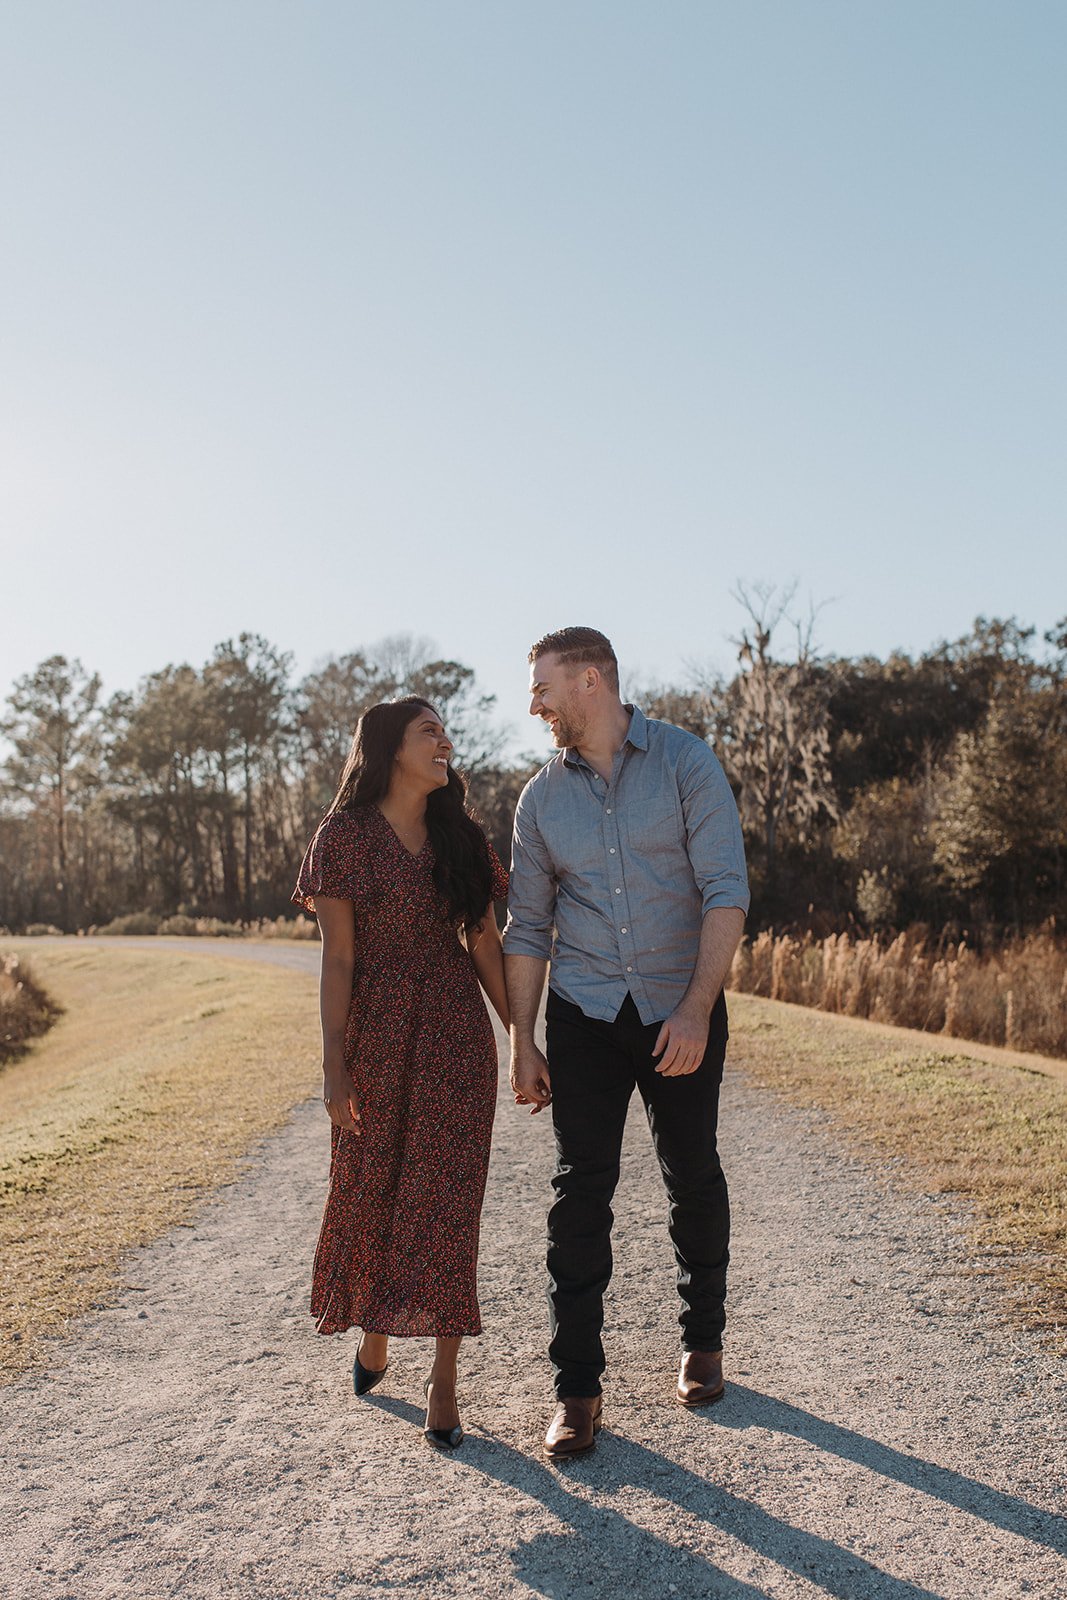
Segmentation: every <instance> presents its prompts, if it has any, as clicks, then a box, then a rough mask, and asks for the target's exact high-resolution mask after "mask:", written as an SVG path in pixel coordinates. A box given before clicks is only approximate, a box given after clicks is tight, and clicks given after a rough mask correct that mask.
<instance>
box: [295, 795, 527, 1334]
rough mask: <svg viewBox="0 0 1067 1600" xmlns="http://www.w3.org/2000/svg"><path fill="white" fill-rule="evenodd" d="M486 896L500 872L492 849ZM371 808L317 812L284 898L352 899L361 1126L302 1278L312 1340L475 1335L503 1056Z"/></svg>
mask: <svg viewBox="0 0 1067 1600" xmlns="http://www.w3.org/2000/svg"><path fill="white" fill-rule="evenodd" d="M486 849H487V851H488V853H489V857H490V861H491V865H492V869H493V889H492V893H493V898H494V900H503V899H504V898H505V897H506V895H507V874H506V873H505V871H504V869H503V867H502V866H501V865H500V862H499V860H498V858H497V856H496V854H495V852H494V851H493V848H492V846H491V845H490V844H489V843H488V842H487V843H486ZM433 863H434V857H433V850H432V848H431V846H430V844H429V842H427V844H426V845H424V847H423V848H422V850H420V851H419V853H418V855H412V853H411V852H410V850H408V849H407V848H406V847H405V846H404V845H403V844H402V843H401V841H400V839H399V838H398V837H397V835H396V834H395V833H394V832H393V830H392V828H391V827H390V826H389V823H388V822H387V821H386V819H385V818H384V816H383V815H382V814H381V812H380V811H379V810H378V808H377V807H376V806H361V807H360V808H359V809H358V810H357V811H354V812H350V811H338V812H335V813H334V814H333V816H330V817H327V818H326V820H325V821H324V822H323V823H322V825H321V826H320V827H319V830H318V832H317V833H316V834H315V837H314V839H313V840H312V841H311V844H310V845H309V846H308V850H307V854H306V855H305V857H304V862H303V865H302V867H301V869H300V876H299V878H298V880H297V886H296V890H295V892H294V894H293V900H294V901H295V902H296V903H297V905H300V906H303V907H304V908H305V909H306V910H307V911H310V912H312V913H313V912H314V910H315V896H316V895H324V896H327V897H329V898H331V899H338V900H351V901H352V905H353V909H354V912H355V929H356V959H355V967H354V970H353V975H352V1001H351V1004H350V1006H349V1011H348V1023H347V1026H346V1030H345V1062H346V1064H347V1067H348V1071H349V1074H350V1075H351V1077H352V1080H353V1083H354V1085H355V1091H356V1097H357V1099H358V1102H359V1107H360V1113H361V1118H362V1126H363V1133H362V1135H361V1136H360V1137H357V1136H356V1135H355V1134H353V1133H350V1132H348V1131H347V1130H345V1129H341V1128H338V1127H336V1126H333V1127H332V1129H331V1132H332V1136H333V1145H332V1156H331V1162H330V1187H329V1193H328V1195H327V1199H326V1210H325V1214H324V1216H323V1220H322V1231H321V1234H320V1236H319V1243H318V1249H317V1250H316V1252H315V1264H314V1269H313V1274H312V1293H311V1311H312V1315H313V1316H314V1317H315V1318H316V1320H317V1323H318V1329H319V1332H320V1333H341V1332H343V1331H344V1330H345V1329H346V1328H351V1327H360V1328H362V1329H364V1330H365V1331H366V1332H369V1333H382V1334H394V1335H404V1334H407V1335H416V1336H422V1337H431V1338H454V1337H459V1336H460V1335H463V1334H475V1333H480V1332H481V1328H482V1324H481V1316H480V1313H479V1309H478V1292H477V1281H476V1273H477V1260H478V1222H479V1217H480V1213H481V1206H482V1196H483V1194H484V1192H485V1179H486V1173H487V1170H488V1166H489V1143H490V1138H491V1134H492V1124H493V1111H494V1108H495V1104H496V1081H497V1057H496V1044H495V1041H494V1037H493V1028H492V1024H491V1022H490V1021H489V1015H488V1012H487V1011H486V1008H485V1002H484V1000H483V999H482V991H481V987H480V985H479V983H478V978H477V974H476V973H475V970H474V964H473V962H472V960H471V958H470V956H469V954H468V953H467V951H466V950H465V949H464V947H463V945H462V944H461V943H460V940H459V936H458V934H457V932H456V928H455V925H454V924H453V923H451V922H449V920H448V915H447V910H446V907H445V903H444V901H443V899H442V897H441V896H440V894H439V893H438V891H437V888H436V886H435V884H434V881H433V878H432V876H431V873H432V869H433Z"/></svg>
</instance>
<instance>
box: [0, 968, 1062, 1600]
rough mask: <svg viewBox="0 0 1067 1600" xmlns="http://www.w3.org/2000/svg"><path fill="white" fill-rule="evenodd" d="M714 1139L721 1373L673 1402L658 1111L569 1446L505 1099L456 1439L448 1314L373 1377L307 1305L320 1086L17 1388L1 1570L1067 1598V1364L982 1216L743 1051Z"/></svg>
mask: <svg viewBox="0 0 1067 1600" xmlns="http://www.w3.org/2000/svg"><path fill="white" fill-rule="evenodd" d="M175 942H176V943H178V942H179V941H175ZM151 943H152V944H153V945H155V944H156V941H154V940H153V941H151ZM189 944H190V947H196V946H199V948H201V949H204V948H205V946H204V942H203V941H190V942H189ZM208 948H211V950H212V954H216V955H217V954H228V955H232V956H233V958H234V959H248V958H249V957H251V958H253V959H263V958H266V959H270V960H277V961H281V962H283V963H285V964H290V963H292V964H298V965H302V966H307V965H311V966H314V965H315V964H316V963H317V959H318V950H317V947H316V946H309V947H308V948H307V949H306V950H305V949H302V948H295V947H293V946H287V947H278V946H274V947H272V946H270V945H263V946H260V947H252V946H247V945H245V946H239V947H238V946H234V947H232V948H231V949H221V948H219V947H208ZM723 1146H724V1152H725V1161H726V1163H727V1170H728V1173H729V1176H730V1180H731V1186H732V1194H733V1201H734V1211H735V1247H734V1259H735V1266H734V1269H733V1276H732V1285H731V1301H730V1310H731V1324H730V1328H729V1330H728V1362H727V1372H728V1381H729V1391H728V1394H727V1398H726V1400H725V1401H723V1402H722V1404H721V1405H719V1406H716V1407H714V1408H712V1410H711V1411H709V1412H706V1413H700V1412H697V1413H693V1414H689V1413H686V1412H683V1411H682V1410H681V1409H680V1408H679V1407H678V1406H676V1405H675V1404H674V1402H673V1400H672V1390H673V1373H674V1364H675V1359H676V1344H675V1340H676V1326H675V1322H674V1317H675V1301H674V1291H673V1284H672V1266H671V1261H670V1258H669V1249H668V1245H667V1241H666V1236H665V1230H664V1225H663V1223H664V1209H665V1207H664V1200H663V1196H662V1192H661V1189H660V1186H659V1180H658V1177H657V1175H656V1173H655V1170H654V1164H653V1161H652V1158H651V1148H650V1144H649V1140H648V1134H647V1130H646V1128H645V1127H644V1124H643V1120H642V1119H641V1118H640V1117H639V1116H638V1115H637V1114H635V1115H634V1116H633V1117H632V1118H631V1126H630V1128H629V1131H628V1135H627V1148H626V1156H625V1162H624V1169H623V1178H622V1183H621V1185H620V1192H619V1196H618V1201H617V1206H616V1215H617V1223H616V1246H617V1248H616V1273H615V1281H614V1285H613V1293H612V1298H611V1302H610V1305H609V1359H610V1361H611V1370H610V1373H609V1382H608V1387H607V1390H606V1427H605V1431H604V1434H603V1435H602V1438H601V1444H600V1446H599V1448H598V1450H597V1451H596V1453H595V1454H594V1455H593V1456H591V1457H588V1458H586V1459H585V1460H584V1461H580V1462H573V1463H570V1464H569V1465H566V1466H562V1467H550V1466H549V1465H548V1464H547V1463H545V1462H544V1461H543V1460H542V1458H541V1457H540V1454H539V1442H540V1436H541V1433H542V1432H543V1428H544V1425H545V1421H546V1417H547V1415H548V1412H549V1410H550V1395H549V1373H548V1368H547V1363H546V1360H545V1357H544V1354H543V1347H544V1339H545V1332H544V1322H545V1315H544V1297H543V1285H542V1262H541V1257H542V1233H543V1217H544V1210H545V1200H546V1194H547V1192H548V1191H547V1181H548V1174H549V1169H550V1164H551V1136H550V1128H549V1126H548V1122H547V1119H546V1118H543V1117H539V1118H533V1119H531V1118H529V1117H527V1116H525V1115H520V1114H519V1113H518V1112H517V1111H516V1110H515V1108H514V1107H513V1106H512V1105H511V1104H510V1101H509V1099H508V1098H507V1096H506V1094H505V1096H503V1097H502V1101H501V1106H500V1113H499V1120H498V1123H497V1133H496V1141H495V1146H494V1158H493V1165H492V1170H491V1174H490V1182H489V1193H488V1198H487V1204H486V1211H485V1219H484V1232H483V1250H482V1270H481V1285H482V1303H483V1313H484V1318H485V1322H486V1328H487V1332H486V1334H485V1335H484V1337H483V1338H482V1339H480V1340H472V1341H470V1342H469V1344H468V1346H467V1350H466V1360H465V1368H464V1374H465V1375H464V1381H463V1386H462V1395H461V1401H462V1405H463V1415H464V1423H465V1426H466V1428H467V1430H468V1438H467V1441H466V1442H465V1444H464V1446H463V1448H462V1449H461V1450H460V1451H459V1452H458V1453H457V1454H456V1455H455V1456H454V1457H452V1456H449V1457H441V1456H439V1455H437V1454H436V1453H434V1452H431V1451H430V1450H429V1449H428V1448H427V1447H426V1445H425V1444H424V1442H423V1440H422V1437H421V1433H420V1431H419V1430H420V1428H421V1424H422V1416H423V1413H422V1408H421V1404H420V1390H421V1379H422V1376H423V1374H424V1371H425V1369H426V1367H427V1365H428V1352H429V1343H428V1341H422V1340H419V1341H411V1342H402V1341H396V1342H395V1343H394V1345H393V1351H392V1361H391V1369H390V1375H389V1378H388V1379H387V1380H386V1383H385V1385H384V1386H383V1390H380V1391H376V1392H375V1394H374V1395H372V1396H371V1397H369V1399H367V1400H357V1399H356V1398H355V1396H354V1395H353V1393H352V1389H351V1381H350V1367H351V1360H352V1355H353V1352H354V1335H348V1336H345V1337H344V1338H341V1339H337V1340H325V1339H320V1338H319V1337H318V1336H317V1335H316V1334H315V1333H314V1331H313V1328H312V1325H311V1322H310V1319H309V1317H308V1316H307V1312H306V1294H307V1277H308V1265H309V1261H310V1257H311V1250H312V1246H313V1242H314V1238H315V1234H316V1229H317V1224H318V1218H319V1213H320V1208H321V1204H322V1198H323V1190H324V1182H325V1167H326V1152H327V1147H328V1139H327V1134H326V1125H325V1121H324V1117H323V1113H322V1108H321V1106H320V1105H319V1104H318V1103H317V1101H316V1102H313V1103H311V1104H308V1105H305V1106H302V1107H301V1108H299V1109H298V1110H297V1112H296V1113H295V1114H294V1116H293V1119H292V1121H291V1123H290V1125H289V1126H288V1127H287V1128H286V1129H285V1130H284V1131H283V1132H282V1133H281V1134H279V1135H277V1136H276V1137H274V1138H272V1139H271V1140H269V1141H267V1142H266V1143H264V1144H263V1145H262V1146H261V1147H260V1149H259V1150H258V1152H257V1154H256V1156H255V1159H254V1161H253V1162H252V1163H251V1165H250V1167H249V1170H248V1172H247V1174H246V1175H245V1176H244V1177H243V1178H242V1179H241V1180H239V1181H238V1182H237V1183H235V1184H232V1185H230V1186H229V1187H227V1188H225V1189H223V1190H221V1191H220V1192H219V1193H218V1194H217V1196H216V1197H215V1198H214V1200H213V1201H211V1202H210V1203H208V1204H207V1205H205V1207H204V1208H203V1210H202V1211H201V1213H200V1214H199V1216H198V1218H197V1220H196V1222H195V1225H193V1226H188V1227H184V1228H179V1229H176V1230H175V1231H174V1232H173V1233H172V1234H170V1235H168V1236H167V1237H166V1238H164V1239H162V1240H160V1241H159V1242H158V1243H157V1244H155V1245H153V1246H151V1247H149V1248H147V1249H144V1250H142V1251H139V1252H137V1253H136V1255H135V1256H133V1257H132V1258H131V1259H129V1260H128V1261H127V1263H126V1268H125V1275H124V1282H125V1288H124V1290H123V1293H122V1296H121V1302H120V1304H119V1305H118V1306H117V1308H116V1309H114V1310H111V1311H107V1312H102V1313H98V1314H96V1315H95V1316H93V1317H92V1318H91V1319H88V1320H86V1321H85V1322H83V1323H81V1324H80V1325H79V1326H78V1327H77V1328H76V1329H75V1330H74V1332H73V1334H72V1336H71V1337H70V1338H69V1339H67V1340H65V1341H64V1342H63V1343H62V1344H60V1345H59V1346H57V1350H56V1360H55V1364H54V1366H53V1368H52V1370H51V1371H49V1372H48V1373H45V1374H37V1375H34V1376H31V1377H29V1378H27V1379H24V1380H22V1381H20V1382H19V1383H18V1384H15V1385H12V1386H11V1387H9V1388H8V1389H6V1390H5V1391H4V1401H5V1404H4V1408H3V1420H2V1422H0V1440H2V1457H3V1463H4V1464H3V1470H2V1480H0V1482H2V1491H0V1492H2V1497H3V1498H2V1507H0V1539H2V1545H0V1549H2V1551H3V1558H2V1566H0V1594H2V1595H4V1596H11V1597H12V1600H30V1597H36V1596H40V1597H43V1600H111V1597H118V1596H128V1597H136V1600H162V1597H164V1596H185V1597H189V1600H208V1597H210V1600H215V1597H218V1600H243V1597H245V1596H248V1597H250V1600H251V1597H253V1596H254V1597H256V1600H332V1597H334V1596H338V1597H340V1596H343V1597H346V1600H347V1597H354V1596H365V1595H366V1596H372V1595H375V1596H376V1595H381V1594H388V1593H390V1592H396V1591H400V1592H402V1593H405V1594H408V1595H411V1596H415V1597H418V1600H423V1597H425V1600H437V1597H443V1596H455V1595H469V1596H497V1595H500V1596H519V1595H534V1596H543V1597H553V1600H572V1597H586V1596H593V1597H596V1600H608V1597H611V1600H614V1597H616V1596H618V1595H620V1594H627V1595H628V1596H630V1597H632V1600H646V1597H648V1600H652V1597H655V1600H668V1597H669V1596H671V1595H678V1596H684V1597H690V1596H693V1597H695V1596H715V1597H720V1596H721V1597H724V1600H741V1597H751V1600H757V1597H760V1596H767V1597H772V1600H793V1597H798V1600H799V1597H809V1596H820V1595H827V1594H828V1595H833V1596H838V1597H841V1600H920V1597H928V1596H938V1597H941V1600H957V1597H958V1600H976V1597H977V1600H999V1597H1009V1596H1010V1597H1015V1596H1021V1595H1035V1596H1041V1597H1042V1600H1052V1597H1067V1561H1065V1556H1067V1524H1065V1522H1064V1521H1063V1520H1062V1517H1061V1516H1060V1515H1058V1514H1057V1513H1059V1512H1062V1510H1063V1508H1064V1504H1065V1487H1067V1443H1065V1439H1064V1432H1065V1429H1064V1416H1065V1412H1067V1406H1065V1401H1067V1372H1065V1371H1064V1369H1063V1367H1062V1366H1061V1365H1060V1364H1058V1363H1056V1362H1054V1361H1053V1360H1052V1359H1051V1358H1050V1357H1047V1356H1045V1355H1043V1354H1042V1353H1041V1351H1040V1349H1039V1348H1038V1347H1037V1346H1036V1345H1035V1344H1034V1343H1033V1341H1031V1340H1028V1339H1026V1338H1025V1337H1023V1336H1021V1335H1016V1334H1012V1333H1009V1332H1005V1330H1004V1328H1003V1327H1002V1326H1001V1325H1000V1324H999V1322H998V1320H997V1315H996V1299H995V1290H993V1289H991V1287H990V1285H989V1281H988V1279H986V1278H984V1277H981V1276H974V1275H971V1274H969V1273H968V1271H967V1268H968V1264H969V1263H968V1258H967V1247H966V1238H965V1233H964V1230H963V1228H962V1226H961V1225H960V1223H959V1221H958V1220H957V1219H955V1218H954V1217H953V1215H952V1214H951V1212H950V1211H949V1210H948V1209H947V1208H946V1207H944V1206H941V1205H938V1204H935V1203H932V1202H930V1201H927V1200H924V1199H922V1198H921V1197H916V1196H913V1195H908V1194H904V1193H900V1192H894V1191H893V1189H892V1188H891V1187H888V1186H887V1183H886V1182H885V1181H883V1178H882V1176H881V1175H880V1174H879V1172H878V1171H877V1170H876V1169H875V1168H873V1167H868V1166H866V1165H864V1164H863V1163H862V1162H860V1161H858V1160H856V1159H854V1158H853V1157H850V1156H849V1155H848V1154H846V1153H844V1152H843V1151H842V1149H841V1148H840V1147H839V1146H837V1145H836V1144H835V1142H834V1141H833V1139H832V1137H831V1136H830V1134H829V1132H828V1129H827V1127H826V1125H825V1123H824V1121H823V1120H822V1119H821V1118H819V1117H817V1116H812V1115H811V1114H809V1113H803V1112H798V1111H796V1110H794V1109H792V1108H789V1107H786V1106H783V1105H781V1104H780V1103H778V1102H777V1101H775V1100H774V1099H773V1097H771V1096H770V1095H769V1094H768V1093H767V1092H766V1091H763V1090H760V1089H758V1088H756V1087H754V1086H753V1085H751V1084H750V1083H747V1082H746V1081H745V1078H744V1075H743V1062H738V1061H737V1060H736V1059H735V1060H734V1061H733V1063H732V1066H731V1068H730V1069H729V1075H728V1088H727V1090H726V1093H725V1095H724V1112H723Z"/></svg>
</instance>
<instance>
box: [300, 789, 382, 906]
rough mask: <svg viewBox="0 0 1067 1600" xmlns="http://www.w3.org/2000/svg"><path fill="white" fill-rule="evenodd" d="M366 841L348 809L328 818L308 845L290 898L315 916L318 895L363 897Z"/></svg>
mask: <svg viewBox="0 0 1067 1600" xmlns="http://www.w3.org/2000/svg"><path fill="white" fill-rule="evenodd" d="M363 867H364V859H363V842H362V839H361V837H360V828H359V824H358V823H357V822H356V820H355V818H354V817H352V816H351V815H349V814H348V813H347V812H342V811H335V812H334V814H333V816H330V817H326V818H325V819H324V820H323V821H322V822H321V823H320V824H319V827H318V829H317V831H316V833H315V837H314V838H313V839H312V841H311V843H310V844H309V845H308V847H307V851H306V853H305V855H304V860H303V862H302V864H301V867H300V875H299V877H298V878H297V880H296V888H295V889H294V890H293V893H292V896H291V899H292V901H293V903H294V905H298V906H301V907H303V909H304V910H305V911H310V913H311V915H312V916H314V915H315V896H316V895H317V894H318V895H322V896H324V897H325V898H326V899H329V900H356V901H358V900H361V899H362V898H363V892H364V871H363Z"/></svg>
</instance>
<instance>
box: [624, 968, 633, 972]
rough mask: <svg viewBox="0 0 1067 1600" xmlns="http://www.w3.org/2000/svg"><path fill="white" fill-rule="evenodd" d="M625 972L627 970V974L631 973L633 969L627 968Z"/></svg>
mask: <svg viewBox="0 0 1067 1600" xmlns="http://www.w3.org/2000/svg"><path fill="white" fill-rule="evenodd" d="M626 970H627V972H632V971H633V970H634V969H633V967H627V969H626Z"/></svg>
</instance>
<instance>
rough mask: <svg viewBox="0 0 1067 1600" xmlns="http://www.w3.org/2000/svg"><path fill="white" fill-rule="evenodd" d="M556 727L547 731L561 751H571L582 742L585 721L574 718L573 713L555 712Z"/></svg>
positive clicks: (580, 718) (577, 717)
mask: <svg viewBox="0 0 1067 1600" xmlns="http://www.w3.org/2000/svg"><path fill="white" fill-rule="evenodd" d="M555 716H556V726H555V728H551V729H550V730H549V731H550V732H551V734H552V737H553V738H554V739H555V741H556V743H557V744H558V745H559V746H560V748H561V749H573V748H574V746H575V745H579V744H581V742H582V736H583V735H584V733H585V719H584V718H583V717H579V716H576V715H575V713H574V712H573V711H557V712H556V713H555Z"/></svg>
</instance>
